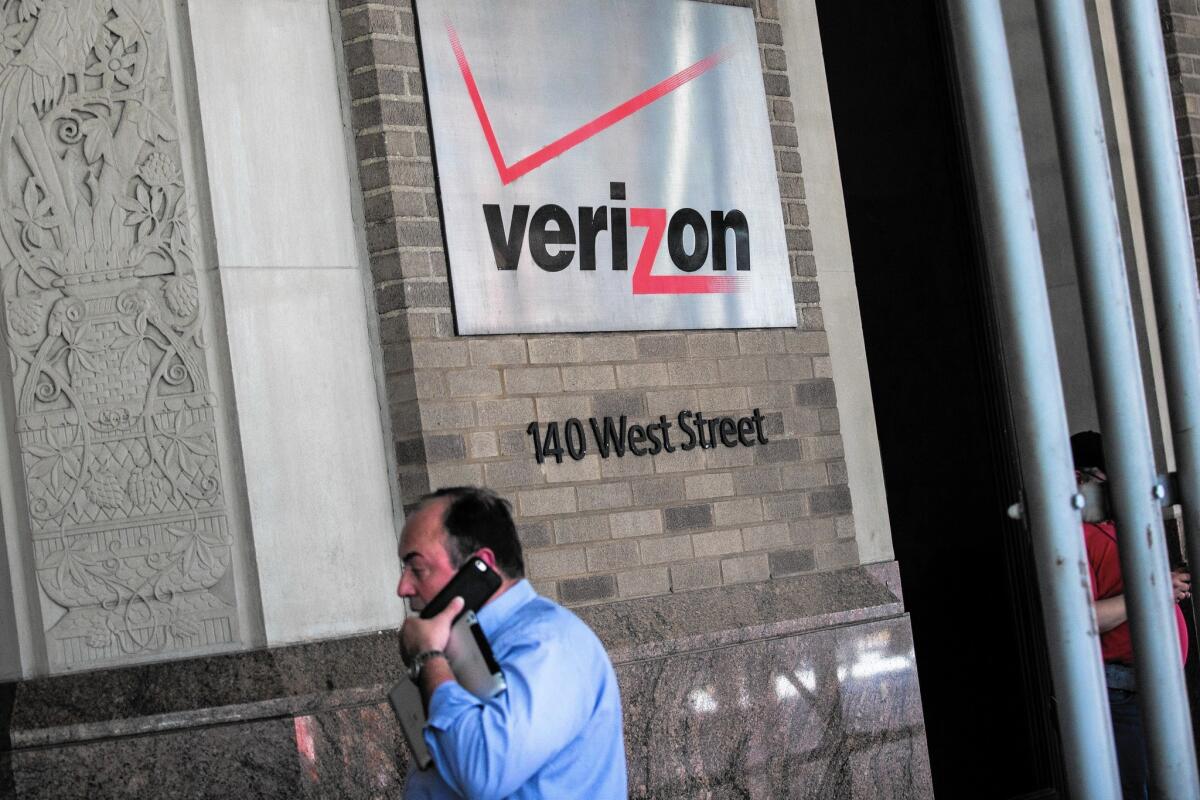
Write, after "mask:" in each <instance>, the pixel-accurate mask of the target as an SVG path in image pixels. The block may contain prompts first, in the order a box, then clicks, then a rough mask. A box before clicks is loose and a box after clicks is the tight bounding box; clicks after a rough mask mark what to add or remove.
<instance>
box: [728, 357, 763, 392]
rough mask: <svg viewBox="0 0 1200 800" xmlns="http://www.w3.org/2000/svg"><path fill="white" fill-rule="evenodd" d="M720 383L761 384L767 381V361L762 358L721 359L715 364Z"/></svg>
mask: <svg viewBox="0 0 1200 800" xmlns="http://www.w3.org/2000/svg"><path fill="white" fill-rule="evenodd" d="M717 368H718V371H719V372H720V375H721V383H740V384H743V385H744V384H747V383H761V382H762V381H765V380H766V379H767V360H766V359H765V358H763V357H762V356H742V357H741V358H722V359H721V360H720V361H718V362H717Z"/></svg>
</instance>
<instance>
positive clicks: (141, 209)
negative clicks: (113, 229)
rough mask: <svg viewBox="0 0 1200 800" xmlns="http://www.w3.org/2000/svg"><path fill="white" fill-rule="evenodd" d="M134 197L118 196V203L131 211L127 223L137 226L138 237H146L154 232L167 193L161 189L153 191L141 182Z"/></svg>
mask: <svg viewBox="0 0 1200 800" xmlns="http://www.w3.org/2000/svg"><path fill="white" fill-rule="evenodd" d="M133 194H134V196H133V197H118V198H117V205H119V206H120V207H121V208H123V209H125V210H126V211H127V212H129V216H127V217H126V218H125V224H126V225H128V226H130V227H133V226H135V225H136V226H137V234H138V239H139V240H141V239H145V238H146V237H147V236H149V235H150V234H151V233H153V232H154V228H155V226H156V225H158V220H159V217H160V216H161V215H162V211H163V206H164V205H165V204H166V197H167V196H166V195H165V194H164V193H163V192H162V190H161V189H156V190H155V191H153V192H151V191H150V190H149V189H147V188H146V186H145V185H144V184H141V183H139V184H138V185H137V188H136V189H134V192H133Z"/></svg>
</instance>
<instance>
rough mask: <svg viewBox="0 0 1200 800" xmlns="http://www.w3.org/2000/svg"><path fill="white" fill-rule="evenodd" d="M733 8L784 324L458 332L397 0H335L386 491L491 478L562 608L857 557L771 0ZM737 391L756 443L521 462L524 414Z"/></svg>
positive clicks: (411, 58)
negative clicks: (745, 49) (789, 280)
mask: <svg viewBox="0 0 1200 800" xmlns="http://www.w3.org/2000/svg"><path fill="white" fill-rule="evenodd" d="M732 4H736V5H750V4H751V3H750V2H748V0H747V2H742V3H732ZM753 7H754V11H755V15H756V19H757V28H758V39H759V45H760V50H761V54H762V64H763V82H764V85H765V87H766V91H767V95H768V100H769V104H770V115H771V121H772V134H773V138H774V142H775V152H776V166H777V169H778V174H779V186H780V193H781V196H782V198H783V214H784V221H785V225H786V231H787V241H788V248H789V258H790V262H791V271H792V276H793V287H794V290H795V297H796V302H797V316H798V318H799V320H800V322H799V325H798V327H797V328H796V329H794V330H791V329H789V330H778V329H775V330H743V331H728V330H721V331H704V332H654V333H621V334H570V335H553V336H473V337H459V336H456V335H455V334H454V324H453V317H452V312H451V308H450V292H449V282H448V276H447V264H446V256H445V252H444V250H443V240H442V232H441V220H440V216H439V210H438V203H437V193H436V183H435V179H434V167H433V157H432V155H431V142H430V134H429V130H428V127H427V115H426V107H425V98H424V94H423V88H422V77H421V72H420V66H419V64H420V62H419V58H418V50H417V42H416V36H415V30H414V18H413V11H412V3H411V2H410V0H386V1H385V2H359V1H358V0H341V9H342V12H341V17H342V27H343V38H344V45H345V61H346V68H347V69H348V71H349V86H350V93H351V104H352V123H353V126H354V132H355V136H356V145H357V148H356V149H357V157H358V162H359V175H360V179H361V184H362V190H363V202H364V207H365V211H366V224H367V237H366V238H367V242H368V248H369V251H370V261H371V270H372V273H373V276H374V280H375V290H376V300H377V307H378V312H379V326H380V333H381V340H382V342H383V358H384V367H385V370H386V374H387V393H388V400H389V404H390V413H391V420H392V430H393V434H394V436H395V437H396V443H395V446H396V450H395V452H396V459H397V462H398V465H399V475H400V489H401V494H402V496H403V498H404V500H405V502H406V503H408V502H411V501H413V500H414V499H415V498H417V497H418V496H419V495H421V494H423V493H425V492H427V491H429V490H430V489H431V488H436V487H439V486H447V485H456V484H466V483H474V484H483V485H486V486H489V487H491V488H493V489H495V490H497V491H499V492H500V493H502V494H503V495H505V496H506V497H507V498H509V499H510V500H511V501H512V503H513V507H514V510H515V511H516V514H517V522H518V524H519V526H520V533H521V537H522V540H523V542H524V544H525V547H526V548H527V562H528V563H527V566H528V573H529V577H530V578H531V579H532V580H533V581H534V583H535V584H536V585H537V587H538V589H539V590H540V591H541V592H543V593H544V594H547V595H549V596H551V597H557V598H558V599H559V600H561V601H562V602H564V603H566V604H569V605H578V604H584V603H591V602H598V601H604V600H610V599H614V598H618V597H621V598H623V597H637V596H646V595H657V594H665V593H667V592H673V591H676V592H677V591H686V590H689V589H698V588H702V587H710V586H716V585H720V584H730V583H740V582H747V581H762V580H767V579H769V578H772V577H777V576H785V575H794V574H797V573H802V572H811V571H815V570H826V569H832V568H837V567H842V566H848V565H853V564H857V563H858V552H857V548H856V545H855V541H854V523H853V518H852V515H851V504H850V492H849V489H848V488H847V485H846V483H847V477H846V466H845V462H844V460H843V457H842V456H843V453H842V441H841V436H840V433H839V421H838V412H837V404H836V396H835V392H834V386H833V380H832V377H831V369H830V363H829V355H828V353H829V350H828V342H827V339H826V336H825V333H824V330H823V327H824V325H823V320H822V317H821V308H820V303H819V297H818V291H817V283H816V265H815V263H814V260H813V256H812V240H811V236H810V232H809V230H808V211H807V208H806V206H805V203H804V180H803V177H802V173H801V166H800V156H799V152H798V151H797V149H796V144H797V135H796V129H795V127H794V121H795V118H794V112H793V107H792V103H791V100H790V99H789V95H790V90H789V86H788V79H787V75H786V69H787V60H786V58H787V57H786V53H785V52H784V50H783V48H782V42H783V36H782V30H781V28H780V25H779V22H778V8H777V2H776V0H757V1H756V2H754V3H753ZM756 407H757V408H760V409H761V410H762V413H763V414H764V415H765V416H766V418H767V423H766V424H765V430H766V432H767V433H768V435H769V437H770V439H771V443H770V444H769V445H766V446H760V447H755V448H736V449H727V448H719V449H716V450H700V449H699V448H697V449H695V450H692V451H689V452H687V453H684V452H676V453H673V454H666V453H663V454H660V455H657V456H653V457H641V458H632V457H629V456H626V457H625V458H620V459H618V458H615V457H613V458H609V459H601V458H599V456H598V455H597V454H595V453H591V454H589V455H587V456H586V457H585V458H584V459H583V460H582V461H578V462H574V461H570V460H566V461H564V463H563V464H555V463H554V462H553V460H549V461H548V462H547V463H546V464H544V465H539V464H537V463H536V461H535V460H534V456H533V449H532V442H531V439H530V438H529V436H528V435H527V434H526V431H525V428H526V426H527V425H528V424H529V422H530V421H532V420H534V419H537V420H539V421H541V422H549V421H554V420H559V421H561V420H564V419H566V418H568V417H578V418H581V419H586V418H587V417H591V416H604V415H610V414H611V415H621V414H624V415H628V416H629V417H630V418H631V421H635V422H649V421H654V420H657V418H658V416H659V415H660V414H666V415H668V417H673V416H674V414H675V413H677V412H678V411H679V410H680V409H683V408H688V409H696V410H703V411H704V412H705V414H706V415H707V414H719V413H722V412H725V413H730V414H738V415H742V414H746V413H748V411H749V409H751V408H756Z"/></svg>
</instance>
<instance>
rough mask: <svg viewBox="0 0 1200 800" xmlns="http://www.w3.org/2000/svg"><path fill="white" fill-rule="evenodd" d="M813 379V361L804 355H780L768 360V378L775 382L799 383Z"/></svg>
mask: <svg viewBox="0 0 1200 800" xmlns="http://www.w3.org/2000/svg"><path fill="white" fill-rule="evenodd" d="M812 377H813V360H812V357H811V356H804V355H778V356H771V357H770V358H768V359H767V378H768V379H769V380H773V381H798V380H807V379H810V378H812Z"/></svg>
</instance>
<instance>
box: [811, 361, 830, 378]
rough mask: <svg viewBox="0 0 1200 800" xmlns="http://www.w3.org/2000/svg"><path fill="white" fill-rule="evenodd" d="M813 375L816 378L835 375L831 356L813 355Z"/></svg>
mask: <svg viewBox="0 0 1200 800" xmlns="http://www.w3.org/2000/svg"><path fill="white" fill-rule="evenodd" d="M812 361H813V377H814V378H832V377H833V361H831V360H830V358H829V356H813V360H812Z"/></svg>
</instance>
